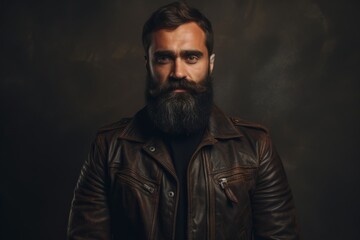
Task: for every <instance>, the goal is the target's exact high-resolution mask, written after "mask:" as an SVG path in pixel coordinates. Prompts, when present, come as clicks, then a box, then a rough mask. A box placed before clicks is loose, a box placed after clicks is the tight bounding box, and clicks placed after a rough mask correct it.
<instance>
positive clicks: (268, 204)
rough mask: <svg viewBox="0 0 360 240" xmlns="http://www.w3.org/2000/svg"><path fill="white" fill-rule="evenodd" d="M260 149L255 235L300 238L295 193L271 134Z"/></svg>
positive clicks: (254, 200)
mask: <svg viewBox="0 0 360 240" xmlns="http://www.w3.org/2000/svg"><path fill="white" fill-rule="evenodd" d="M258 151H259V156H260V163H259V171H258V176H257V182H256V188H255V190H254V192H253V196H252V208H253V231H254V239H255V240H265V239H273V240H275V239H276V240H285V239H286V240H290V239H299V236H298V229H297V223H296V216H295V207H294V202H293V197H292V193H291V190H290V187H289V185H288V182H287V178H286V175H285V171H284V168H283V165H282V163H281V160H280V157H279V155H278V154H277V152H276V150H275V148H274V147H273V145H272V143H271V140H270V138H269V136H268V135H267V134H266V135H265V136H264V137H263V139H262V140H260V143H259V146H258Z"/></svg>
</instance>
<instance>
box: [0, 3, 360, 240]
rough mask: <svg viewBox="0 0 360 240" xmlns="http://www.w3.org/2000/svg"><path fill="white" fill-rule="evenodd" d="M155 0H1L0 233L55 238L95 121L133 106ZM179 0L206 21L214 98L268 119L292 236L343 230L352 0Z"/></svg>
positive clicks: (353, 211) (353, 158)
mask: <svg viewBox="0 0 360 240" xmlns="http://www.w3.org/2000/svg"><path fill="white" fill-rule="evenodd" d="M168 2H169V1H161V0H157V1H146V0H142V1H120V0H116V1H115V0H113V1H94V0H92V1H89V0H86V1H85V0H76V1H70V0H63V1H55V0H47V1H45V0H44V1H25V0H23V1H21V0H17V1H9V0H8V1H6V0H5V1H2V2H1V4H0V9H1V10H0V11H1V46H0V49H1V53H0V56H1V57H0V59H1V65H0V67H1V71H0V74H1V82H0V93H1V95H0V97H1V103H0V104H1V105H0V107H1V124H0V130H1V145H0V157H1V162H0V169H1V174H0V180H1V182H0V187H1V188H0V189H1V195H0V203H1V209H0V210H1V213H0V214H1V224H0V226H1V229H0V238H1V239H64V238H65V232H66V224H67V217H68V211H69V206H70V201H71V198H72V191H73V188H74V186H75V183H76V179H77V177H78V174H79V171H80V167H81V165H82V163H83V161H84V160H85V158H86V155H87V151H88V150H89V145H90V143H91V141H92V139H93V137H94V134H95V132H96V129H97V128H98V127H100V126H102V125H104V124H107V123H110V122H113V121H116V120H117V119H119V118H120V117H122V116H131V115H133V114H134V113H135V112H136V110H137V109H139V108H140V107H141V106H142V105H143V101H144V100H143V91H144V78H145V67H144V61H143V50H142V47H141V41H140V34H141V28H142V24H143V23H144V21H145V19H146V18H147V17H148V16H149V14H150V13H151V12H152V11H153V10H155V9H156V8H157V7H158V6H160V5H163V4H165V3H168ZM189 2H190V3H191V4H192V5H194V6H196V7H198V8H200V9H201V10H202V11H203V12H204V13H205V14H206V15H207V16H208V17H209V18H210V20H211V21H212V22H213V26H214V31H215V35H216V36H215V52H216V65H215V73H214V77H215V91H216V101H217V102H218V105H220V107H222V108H223V109H224V110H225V111H226V112H228V113H229V114H232V115H238V116H241V117H242V118H245V119H248V120H252V121H256V122H259V123H262V124H265V125H266V126H268V127H269V128H270V129H271V134H272V137H273V139H274V141H275V144H276V145H277V148H278V150H279V152H280V154H281V156H282V158H283V162H284V165H285V168H286V170H287V173H288V178H289V181H290V184H291V186H292V189H293V192H294V195H295V200H296V206H297V209H298V215H299V222H300V225H301V228H302V236H303V239H309V240H310V239H334V240H335V239H356V238H357V235H358V234H356V233H357V231H358V227H359V225H360V221H359V215H360V211H359V209H360V207H359V206H358V205H359V202H360V194H359V187H358V184H359V180H360V177H359V174H358V171H359V170H358V169H359V167H360V164H359V151H358V149H359V109H358V104H359V81H358V77H357V75H358V71H357V64H358V62H359V41H358V40H359V31H358V21H357V19H356V17H355V16H356V14H358V13H357V12H356V9H357V8H356V6H355V4H354V3H351V2H350V1H340V0H338V1H326V0H302V1H300V0H298V1H296V0H293V1H285V0H277V1H269V0H237V1H236V0H224V1H221V2H220V1H205V0H203V1H189ZM354 2H355V1H354Z"/></svg>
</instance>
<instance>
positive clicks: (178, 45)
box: [147, 22, 214, 93]
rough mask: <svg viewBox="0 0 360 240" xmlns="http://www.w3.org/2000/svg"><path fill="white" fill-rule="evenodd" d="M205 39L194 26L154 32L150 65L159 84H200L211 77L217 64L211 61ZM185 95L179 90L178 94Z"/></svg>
mask: <svg viewBox="0 0 360 240" xmlns="http://www.w3.org/2000/svg"><path fill="white" fill-rule="evenodd" d="M205 39H206V36H205V33H204V31H203V30H202V29H201V28H200V27H199V26H198V25H197V24H196V23H194V22H189V23H185V24H183V25H180V26H179V27H177V28H176V29H170V30H169V29H160V30H157V31H155V32H153V33H152V39H151V44H150V47H149V50H148V60H147V61H148V62H147V64H148V71H149V74H150V76H151V78H152V80H153V81H154V82H155V84H158V85H161V84H162V83H164V82H166V81H168V80H169V79H170V78H172V79H185V80H187V81H192V82H194V83H199V82H200V81H202V80H204V79H205V78H206V77H207V75H208V74H209V73H210V74H211V72H212V69H213V67H214V61H213V57H212V58H211V60H210V59H209V53H208V50H207V48H206V45H205ZM184 91H185V90H183V89H175V90H174V93H181V92H184Z"/></svg>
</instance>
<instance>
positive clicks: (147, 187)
mask: <svg viewBox="0 0 360 240" xmlns="http://www.w3.org/2000/svg"><path fill="white" fill-rule="evenodd" d="M125 176H126V177H125ZM120 177H121V179H123V180H124V181H125V182H128V183H129V184H131V185H133V186H134V185H135V186H140V187H141V188H142V189H144V190H145V191H147V192H148V193H150V194H153V193H154V192H155V188H154V187H153V186H152V185H150V184H147V183H144V182H142V181H140V180H139V179H136V178H134V177H133V176H131V175H129V174H124V173H122V176H120Z"/></svg>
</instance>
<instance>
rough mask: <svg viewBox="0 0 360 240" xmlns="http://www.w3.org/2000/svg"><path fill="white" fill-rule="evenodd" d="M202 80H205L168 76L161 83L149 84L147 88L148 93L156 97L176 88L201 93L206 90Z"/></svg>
mask: <svg viewBox="0 0 360 240" xmlns="http://www.w3.org/2000/svg"><path fill="white" fill-rule="evenodd" d="M204 82H205V81H201V82H199V83H196V82H194V81H190V80H187V79H185V78H181V79H177V78H174V77H170V78H169V79H168V80H167V81H165V82H163V83H159V84H153V86H151V87H150V89H149V94H150V95H151V96H154V97H156V96H159V95H162V94H167V93H170V92H172V91H174V90H177V89H181V90H186V91H188V92H190V93H203V92H206V90H207V87H206V86H205V83H204Z"/></svg>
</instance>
